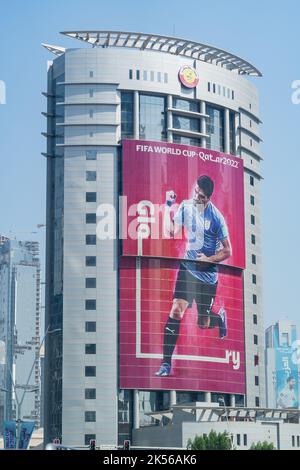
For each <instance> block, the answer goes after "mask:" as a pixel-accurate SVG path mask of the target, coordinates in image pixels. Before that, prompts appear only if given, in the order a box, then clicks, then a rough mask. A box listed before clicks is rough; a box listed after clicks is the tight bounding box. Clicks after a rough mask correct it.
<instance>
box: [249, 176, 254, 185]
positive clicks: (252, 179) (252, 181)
mask: <svg viewBox="0 0 300 470" xmlns="http://www.w3.org/2000/svg"><path fill="white" fill-rule="evenodd" d="M250 185H251V186H254V177H253V176H250Z"/></svg>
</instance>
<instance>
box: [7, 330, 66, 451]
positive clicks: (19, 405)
mask: <svg viewBox="0 0 300 470" xmlns="http://www.w3.org/2000/svg"><path fill="white" fill-rule="evenodd" d="M58 331H61V328H56V329H55V330H50V325H48V327H47V330H46V332H45V335H44V337H43V339H42V341H41V342H40V344H39V348H38V351H37V354H36V355H35V358H34V361H33V364H32V366H31V369H30V371H29V375H28V378H27V382H26V384H25V386H24V390H23V393H22V396H21V400H20V401H19V398H18V394H17V388H18V387H17V386H16V385H15V382H14V379H13V376H12V372H11V370H10V368H9V367H8V371H9V374H10V378H11V381H12V385H13V389H14V392H15V397H16V403H17V416H16V417H17V419H16V424H17V432H16V434H17V435H16V447H17V449H18V448H19V441H20V431H21V423H22V413H21V410H22V404H23V401H24V398H25V395H26V393H27V392H29V393H30V392H31V393H32V392H36V391H37V390H39V387H34V388H31V386H30V385H29V382H30V379H31V375H32V372H33V369H34V366H35V363H36V356H37V355H38V354H39V353H40V350H41V348H42V346H43V344H44V342H45V339H46V336H47V335H49V334H52V333H56V332H58ZM22 388H23V387H22ZM1 391H5V392H8V390H6V389H1Z"/></svg>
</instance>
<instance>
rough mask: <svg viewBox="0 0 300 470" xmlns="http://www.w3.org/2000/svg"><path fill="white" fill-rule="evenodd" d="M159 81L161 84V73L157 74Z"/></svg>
mask: <svg viewBox="0 0 300 470" xmlns="http://www.w3.org/2000/svg"><path fill="white" fill-rule="evenodd" d="M157 81H158V82H161V72H157Z"/></svg>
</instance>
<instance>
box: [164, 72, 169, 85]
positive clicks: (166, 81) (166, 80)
mask: <svg viewBox="0 0 300 470" xmlns="http://www.w3.org/2000/svg"><path fill="white" fill-rule="evenodd" d="M164 82H165V83H168V74H167V73H164Z"/></svg>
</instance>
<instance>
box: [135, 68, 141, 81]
mask: <svg viewBox="0 0 300 470" xmlns="http://www.w3.org/2000/svg"><path fill="white" fill-rule="evenodd" d="M140 76H141V74H140V71H139V70H137V71H136V79H137V80H139V79H140Z"/></svg>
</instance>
